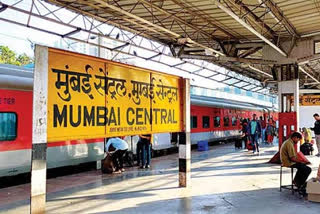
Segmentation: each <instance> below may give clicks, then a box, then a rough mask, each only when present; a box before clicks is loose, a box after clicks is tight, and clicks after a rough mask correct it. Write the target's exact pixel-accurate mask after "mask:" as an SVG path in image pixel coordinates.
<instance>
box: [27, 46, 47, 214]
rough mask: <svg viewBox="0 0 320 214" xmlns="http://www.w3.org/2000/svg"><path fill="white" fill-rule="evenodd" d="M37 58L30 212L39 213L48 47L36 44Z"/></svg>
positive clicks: (43, 201) (43, 188)
mask: <svg viewBox="0 0 320 214" xmlns="http://www.w3.org/2000/svg"><path fill="white" fill-rule="evenodd" d="M35 59H36V60H35V69H34V80H33V81H34V83H33V123H32V157H31V200H30V204H31V205H30V213H32V214H39V213H45V206H46V176H47V161H46V159H47V100H48V48H47V47H42V46H36V49H35Z"/></svg>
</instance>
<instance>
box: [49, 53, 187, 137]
mask: <svg viewBox="0 0 320 214" xmlns="http://www.w3.org/2000/svg"><path fill="white" fill-rule="evenodd" d="M48 50H49V51H48V103H47V108H48V110H47V115H48V124H47V131H48V136H47V138H48V142H52V141H57V140H72V139H90V138H99V137H112V136H127V135H136V134H144V133H161V132H179V131H182V125H183V121H182V118H183V117H182V115H183V112H182V110H181V108H182V106H183V105H182V103H181V102H182V100H181V97H182V95H181V84H182V78H180V77H177V76H172V75H167V74H163V73H157V72H154V71H150V70H147V69H142V68H137V67H134V66H129V65H125V64H121V63H116V62H111V61H107V60H103V59H100V58H95V57H90V56H85V55H81V54H75V53H71V52H67V51H61V50H57V49H51V48H49V49H48Z"/></svg>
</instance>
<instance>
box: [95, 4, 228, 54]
mask: <svg viewBox="0 0 320 214" xmlns="http://www.w3.org/2000/svg"><path fill="white" fill-rule="evenodd" d="M93 1H94V2H96V3H98V4H100V5H102V6H104V7H108V8H109V9H111V10H114V11H116V12H118V13H120V14H122V15H124V16H127V17H129V18H125V17H122V19H124V20H126V21H129V22H132V19H134V20H136V21H138V22H141V23H143V24H145V25H147V26H149V27H148V28H150V29H157V33H159V32H162V33H167V34H169V35H170V36H172V37H174V38H175V39H180V38H181V35H179V34H177V33H175V32H173V31H171V30H168V29H166V28H164V27H162V26H159V25H157V24H154V23H152V22H150V21H148V20H146V19H143V18H141V17H139V16H136V15H134V14H132V13H130V12H127V11H125V10H123V9H122V8H120V7H117V6H114V5H111V4H109V3H108V2H106V1H103V0H93ZM187 39H188V43H190V44H194V45H196V46H199V47H203V48H206V49H208V50H210V51H212V52H214V53H216V54H219V55H224V54H223V53H221V52H220V51H217V50H215V49H213V48H211V47H207V46H205V45H202V44H200V43H198V42H196V41H193V40H192V39H190V38H187Z"/></svg>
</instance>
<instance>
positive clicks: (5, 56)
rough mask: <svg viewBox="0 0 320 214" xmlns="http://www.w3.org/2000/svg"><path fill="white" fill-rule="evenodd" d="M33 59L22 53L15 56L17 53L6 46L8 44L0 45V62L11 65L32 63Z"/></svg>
mask: <svg viewBox="0 0 320 214" xmlns="http://www.w3.org/2000/svg"><path fill="white" fill-rule="evenodd" d="M33 62H34V59H33V58H31V57H29V56H28V55H27V54H25V53H23V54H20V55H19V56H17V54H16V53H15V52H14V51H13V50H11V49H10V48H8V46H1V45H0V63H2V64H11V65H19V66H21V65H27V64H30V63H33Z"/></svg>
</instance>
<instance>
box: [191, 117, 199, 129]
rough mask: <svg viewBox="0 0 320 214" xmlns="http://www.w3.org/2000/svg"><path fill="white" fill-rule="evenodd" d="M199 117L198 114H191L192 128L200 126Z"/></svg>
mask: <svg viewBox="0 0 320 214" xmlns="http://www.w3.org/2000/svg"><path fill="white" fill-rule="evenodd" d="M197 120H198V118H197V116H191V128H192V129H194V128H197V127H198V123H197V122H198V121H197Z"/></svg>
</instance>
